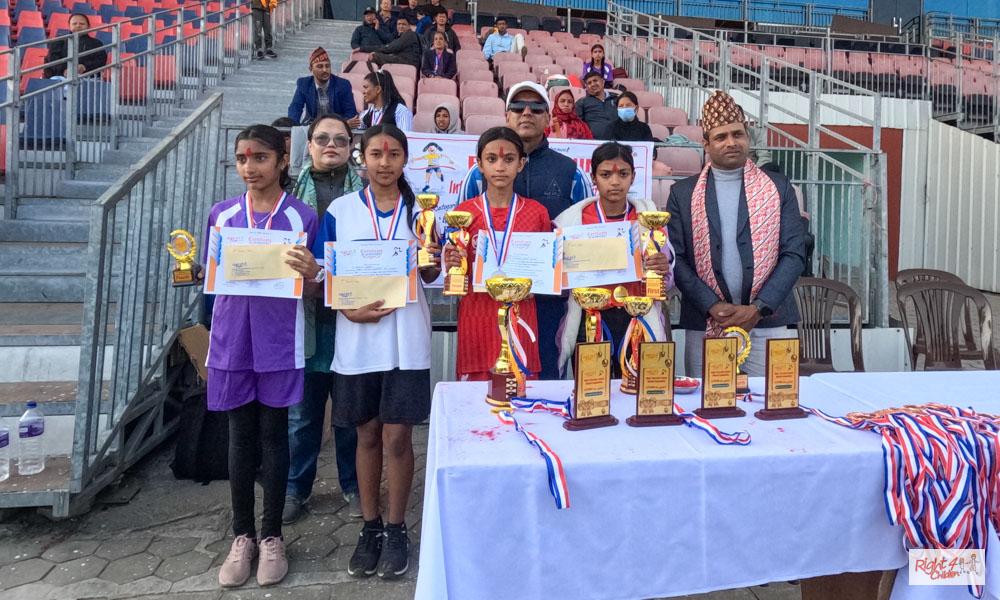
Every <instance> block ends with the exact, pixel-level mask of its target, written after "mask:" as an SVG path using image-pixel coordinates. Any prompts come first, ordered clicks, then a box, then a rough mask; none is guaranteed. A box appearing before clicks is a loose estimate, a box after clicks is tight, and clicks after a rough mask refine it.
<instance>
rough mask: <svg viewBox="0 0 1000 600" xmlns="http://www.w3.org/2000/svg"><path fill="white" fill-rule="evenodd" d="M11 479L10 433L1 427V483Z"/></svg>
mask: <svg viewBox="0 0 1000 600" xmlns="http://www.w3.org/2000/svg"><path fill="white" fill-rule="evenodd" d="M8 477H10V431H9V430H7V429H5V428H3V427H0V481H7V478H8Z"/></svg>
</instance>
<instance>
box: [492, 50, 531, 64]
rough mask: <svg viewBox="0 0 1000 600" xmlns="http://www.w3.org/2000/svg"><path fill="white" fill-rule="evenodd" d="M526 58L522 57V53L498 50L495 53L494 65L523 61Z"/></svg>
mask: <svg viewBox="0 0 1000 600" xmlns="http://www.w3.org/2000/svg"><path fill="white" fill-rule="evenodd" d="M523 62H524V60H523V59H522V58H521V55H520V54H516V53H514V52H497V53H496V54H494V55H493V66H494V67H496V66H497V65H500V64H503V63H523Z"/></svg>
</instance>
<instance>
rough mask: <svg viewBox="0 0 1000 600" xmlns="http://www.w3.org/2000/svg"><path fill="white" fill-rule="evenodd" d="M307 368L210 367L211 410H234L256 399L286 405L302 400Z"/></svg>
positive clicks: (269, 403) (281, 406)
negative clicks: (251, 369) (261, 369)
mask: <svg viewBox="0 0 1000 600" xmlns="http://www.w3.org/2000/svg"><path fill="white" fill-rule="evenodd" d="M304 382H305V369H290V370H288V371H270V372H267V373H258V372H257V371H250V370H247V371H226V370H224V369H212V368H209V369H208V410H218V411H223V410H232V409H234V408H239V407H240V406H243V405H244V404H247V403H248V402H252V401H254V400H256V401H258V402H260V403H261V404H263V405H265V406H270V407H271V408H284V407H286V406H291V405H293V404H298V403H299V402H300V401H301V400H302V386H303V385H304Z"/></svg>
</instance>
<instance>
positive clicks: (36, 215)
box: [0, 197, 94, 241]
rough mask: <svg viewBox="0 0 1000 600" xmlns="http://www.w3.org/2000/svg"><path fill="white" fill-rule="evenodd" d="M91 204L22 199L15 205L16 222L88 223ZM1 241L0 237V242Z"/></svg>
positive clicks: (89, 200) (86, 201) (85, 200)
mask: <svg viewBox="0 0 1000 600" xmlns="http://www.w3.org/2000/svg"><path fill="white" fill-rule="evenodd" d="M93 203H94V200H93V199H92V198H48V197H47V198H23V199H21V200H20V201H19V202H18V205H17V221H22V220H24V221H28V222H30V223H59V222H88V221H89V220H90V206H91V205H92V204H93ZM2 240H3V238H2V236H0V241H2Z"/></svg>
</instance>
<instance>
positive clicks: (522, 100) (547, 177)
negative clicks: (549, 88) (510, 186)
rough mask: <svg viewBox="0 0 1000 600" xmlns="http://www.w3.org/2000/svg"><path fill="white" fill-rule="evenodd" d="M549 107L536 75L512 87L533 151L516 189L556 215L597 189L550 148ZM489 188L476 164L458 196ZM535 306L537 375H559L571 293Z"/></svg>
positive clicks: (519, 125)
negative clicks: (560, 333) (560, 335)
mask: <svg viewBox="0 0 1000 600" xmlns="http://www.w3.org/2000/svg"><path fill="white" fill-rule="evenodd" d="M550 112H551V107H550V105H549V96H548V93H546V91H545V88H544V87H542V86H541V85H539V84H537V83H535V82H533V81H522V82H520V83H516V84H514V85H513V86H511V88H510V91H509V92H507V126H508V127H510V128H511V129H513V130H514V131H516V132H517V135H518V136H519V137H520V138H521V141H523V142H524V150H525V151H526V152H527V153H528V162H527V164H525V166H524V169H523V170H522V171H521V172H520V173H519V174H518V175H517V179H515V180H514V192H515V193H517V194H520V195H521V196H524V197H526V198H532V199H534V200H537V201H538V202H540V203H541V204H542V206H544V207H545V208H546V210H548V212H549V218H550V219H552V218H555V217H556V216H557V215H558V214H560V213H561V212H562V211H564V210H566V209H567V208H568V207H569V206H570V205H572V204H573V203H575V202H579V201H580V200H583V199H584V198H586V197H588V196H591V195H593V186H592V185H591V183H590V178H589V177H588V176H587V174H586V173H584V172H583V171H582V170H581V169H580V168H579V167H578V166H577V164H576V162H575V161H574V160H573V159H571V158H569V157H568V156H564V155H563V154H560V153H559V152H557V151H555V150H553V149H551V148H549V141H548V140H547V139H546V137H545V127H546V126H547V125H548V124H549V123H550V121H551V116H550ZM484 189H485V184H484V182H483V175H482V173H481V172H480V171H479V167H478V166H473V167H472V168H471V169H469V173H468V174H467V175H466V176H465V179H464V180H463V181H462V186H461V188H460V189H459V198H458V202H459V203H461V202H465V201H466V200H469V199H471V198H475V197H476V196H479V195H480V194H482V193H483V190H484ZM535 306H536V309H537V311H538V328H539V331H538V353H539V357H540V358H541V363H542V369H541V372H540V373H539V375H538V378H539V379H558V378H559V369H558V365H557V363H558V359H559V351H558V349H557V348H556V337H557V333H556V332H557V330H558V328H559V323H560V321H561V320H562V317H563V314H565V312H566V298H564V297H561V296H536V297H535Z"/></svg>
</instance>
